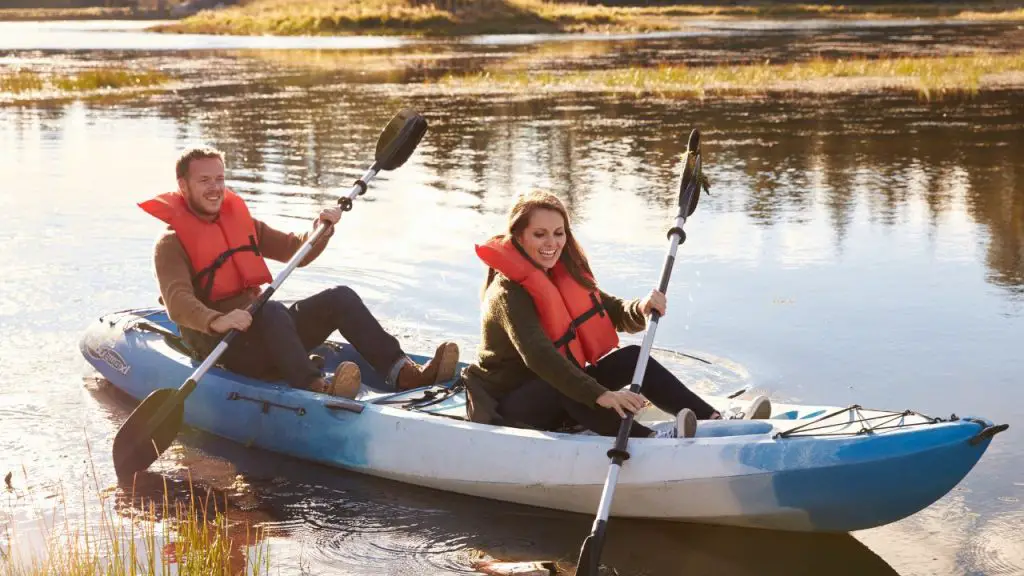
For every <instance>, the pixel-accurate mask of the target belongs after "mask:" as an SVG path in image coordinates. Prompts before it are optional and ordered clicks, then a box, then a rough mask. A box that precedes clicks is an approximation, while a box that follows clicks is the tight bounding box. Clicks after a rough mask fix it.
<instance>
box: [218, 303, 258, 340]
mask: <svg viewBox="0 0 1024 576" xmlns="http://www.w3.org/2000/svg"><path fill="white" fill-rule="evenodd" d="M250 325H252V314H250V313H249V311H248V310H242V309H238V310H232V311H230V312H228V313H226V314H222V315H221V316H218V317H217V318H215V319H214V320H213V322H210V330H211V331H213V332H215V333H217V334H223V333H225V332H227V331H228V330H238V331H240V332H245V331H246V330H248V329H249V326H250Z"/></svg>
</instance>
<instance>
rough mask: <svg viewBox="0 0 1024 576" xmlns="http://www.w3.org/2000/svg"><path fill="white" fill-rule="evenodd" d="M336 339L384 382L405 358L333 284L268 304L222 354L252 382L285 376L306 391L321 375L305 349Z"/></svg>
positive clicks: (348, 292)
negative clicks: (285, 301)
mask: <svg viewBox="0 0 1024 576" xmlns="http://www.w3.org/2000/svg"><path fill="white" fill-rule="evenodd" d="M335 330H337V331H338V332H340V333H341V336H342V337H343V338H344V339H345V340H347V341H348V342H349V343H350V344H352V346H353V347H354V348H355V349H356V350H357V351H358V352H359V353H360V354H361V355H362V356H363V358H365V359H366V361H367V362H369V363H370V365H371V366H373V368H374V369H375V370H376V371H377V372H378V373H379V374H381V376H383V377H384V378H388V376H389V373H390V372H391V370H392V368H394V366H395V364H396V363H397V362H398V361H399V360H401V359H403V358H404V357H405V353H403V352H402V348H401V347H400V346H399V344H398V340H396V339H395V337H394V336H392V335H390V334H388V333H387V332H385V331H384V328H382V327H381V325H380V323H379V322H377V319H376V318H374V317H373V314H371V313H370V311H369V310H368V309H367V308H366V305H364V304H363V301H362V299H360V298H359V295H358V294H356V293H355V291H354V290H352V289H351V288H349V287H348V286H336V287H334V288H331V289H329V290H324V291H323V292H320V293H319V294H315V295H313V296H310V297H309V298H306V299H305V300H300V301H298V302H296V303H294V304H293V305H292V306H291V307H287V308H286V307H285V305H284V304H282V303H280V302H276V301H274V300H270V301H268V302H267V303H266V304H264V305H263V308H262V309H260V311H259V312H258V313H257V314H256V316H255V317H254V318H253V320H252V325H250V326H249V329H248V330H246V331H245V332H242V333H241V334H240V335H239V337H238V338H236V339H235V341H234V342H232V343H231V345H230V346H228V349H227V350H226V351H225V352H224V355H223V356H221V362H222V363H223V364H224V366H226V367H227V368H228V369H230V370H233V371H235V372H238V373H240V374H244V375H246V376H250V377H253V378H284V379H285V380H286V381H287V382H288V383H289V384H290V385H291V386H292V387H295V388H303V389H306V388H309V385H310V384H311V383H312V382H313V380H314V379H316V378H319V377H320V371H319V370H318V369H317V368H316V366H314V365H313V362H312V361H310V359H309V351H310V350H312V349H313V348H316V347H317V346H319V345H320V344H323V343H324V341H325V340H327V337H328V336H330V335H331V333H332V332H334V331H335Z"/></svg>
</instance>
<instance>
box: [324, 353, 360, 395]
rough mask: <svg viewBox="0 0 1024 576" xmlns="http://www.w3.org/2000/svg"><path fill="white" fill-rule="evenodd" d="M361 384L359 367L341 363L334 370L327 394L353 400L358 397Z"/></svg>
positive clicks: (349, 363) (353, 363) (354, 364)
mask: <svg viewBox="0 0 1024 576" xmlns="http://www.w3.org/2000/svg"><path fill="white" fill-rule="evenodd" d="M362 382H363V375H362V373H361V372H360V371H359V366H358V365H356V363H355V362H342V363H341V364H338V367H337V369H335V370H334V378H333V379H332V380H331V389H330V390H329V394H331V395H332V396H343V397H345V398H352V399H354V398H355V397H356V396H358V395H359V386H360V385H362Z"/></svg>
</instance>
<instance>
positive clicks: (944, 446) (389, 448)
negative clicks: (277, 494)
mask: <svg viewBox="0 0 1024 576" xmlns="http://www.w3.org/2000/svg"><path fill="white" fill-rule="evenodd" d="M81 350H82V353H83V354H84V356H85V357H86V359H87V360H88V361H89V362H90V363H91V364H92V365H93V366H94V367H96V369H97V370H99V372H100V373H101V374H102V375H103V376H104V377H105V378H106V379H107V380H109V381H110V382H111V383H112V384H113V385H114V386H116V387H117V388H119V389H121V390H122V391H124V392H126V393H127V394H129V395H130V396H132V397H134V398H136V399H141V398H144V397H145V396H146V395H148V394H149V393H150V392H152V391H153V390H154V389H156V388H177V387H178V386H180V385H181V383H182V382H184V381H185V380H186V379H187V378H188V377H189V375H190V374H191V373H192V371H193V370H194V369H195V367H196V366H197V365H198V363H197V362H195V361H194V360H193V359H192V358H190V357H189V356H188V355H187V350H186V349H184V347H183V344H182V343H181V341H180V339H179V338H178V337H177V329H176V327H175V325H174V323H172V322H171V321H170V320H169V319H168V318H167V316H166V313H165V312H164V311H163V310H162V309H149V310H135V311H127V312H120V313H114V314H110V315H108V316H105V317H104V318H101V319H100V320H99V321H98V322H95V323H93V324H92V325H91V326H89V328H88V329H87V330H86V332H85V334H84V335H83V337H82V340H81ZM317 353H319V354H320V355H322V356H323V357H324V358H325V370H326V371H328V372H330V371H331V368H332V367H333V366H336V365H337V364H338V363H339V362H341V361H342V360H345V359H348V360H354V361H357V362H359V363H360V364H361V368H362V372H363V376H364V385H365V386H364V391H363V393H362V394H361V395H360V397H359V398H358V400H359V402H351V401H348V402H346V401H343V399H338V398H333V397H330V396H324V395H321V394H314V393H311V392H306V391H301V390H295V389H292V388H289V387H288V386H287V385H285V384H284V383H281V382H264V381H259V380H254V379H250V378H246V377H242V376H239V375H237V374H234V373H231V372H228V371H226V370H223V369H221V368H214V369H212V370H211V371H210V372H209V373H208V374H207V375H206V376H205V377H204V378H203V379H202V381H201V382H200V383H199V386H198V387H197V388H196V390H195V392H193V393H192V395H191V396H189V398H188V400H187V401H186V403H185V421H186V423H188V424H189V425H191V426H193V427H194V428H197V429H200V430H203V431H206V432H209V433H212V434H215V435H218V436H222V437H225V438H228V439H231V440H234V441H236V442H240V443H243V444H245V445H247V446H255V447H259V448H263V449H266V450H271V451H274V452H279V453H283V454H287V455H291V456H294V457H297V458H302V459H306V460H311V461H315V462H321V463H324V464H328V465H332V466H337V467H340V468H345V469H350V470H356V471H360V472H365V473H368V474H372V475H375V476H381V477H386V478H391V479H394V480H398V481H402V482H408V483H411V484H417V485H421V486H427V487H431V488H437V489H441V490H448V491H452V492H459V493H463V494H469V495H474V496H482V497H486V498H493V499H497V500H504V501H509V502H517V503H522V504H530V505H535V506H542V507H548V508H555V509H560V510H567V511H574V512H581V513H588V514H589V513H593V510H594V509H595V508H596V506H597V501H598V499H599V497H600V493H601V489H602V488H603V485H604V480H605V475H606V473H607V467H608V457H607V456H606V452H607V451H608V449H609V448H610V447H611V444H612V439H611V438H604V437H599V436H594V435H589V434H570V433H554V432H538V431H533V430H521V429H515V428H505V427H495V426H489V425H481V424H475V423H471V422H467V421H465V399H464V396H463V394H462V393H461V392H459V391H458V388H457V387H455V386H451V387H437V388H435V389H432V390H427V391H425V390H422V389H421V390H413V391H408V392H404V393H401V394H390V393H386V392H380V391H378V390H377V389H376V388H375V387H379V386H382V383H381V380H380V379H379V378H378V377H377V376H376V375H375V374H374V373H373V371H372V369H371V368H370V367H369V365H368V364H366V363H365V361H363V360H362V358H361V357H359V356H358V354H357V353H356V352H355V351H354V350H353V349H352V348H351V347H350V346H349V345H347V344H345V343H329V344H328V345H326V346H323V347H321V348H320V349H318V350H317ZM419 360H420V361H424V360H425V359H424V358H420V359H419ZM706 399H707V400H708V401H709V402H710V403H711V404H712V405H715V406H716V407H717V408H719V409H720V410H725V409H727V408H728V406H729V403H730V400H728V399H727V398H719V397H711V396H709V397H706ZM1004 428H1005V426H993V425H992V423H991V422H988V421H986V420H982V419H975V418H959V419H958V418H955V417H954V418H951V419H937V418H930V417H927V416H923V415H920V414H918V413H915V412H910V411H906V412H887V411H876V410H865V409H861V408H859V407H856V406H854V407H850V408H837V407H828V406H801V405H786V404H776V405H775V407H774V413H773V417H772V419H771V420H724V421H714V422H712V421H702V422H701V423H700V424H699V426H698V432H697V437H695V438H689V439H639V440H636V439H634V440H631V441H630V443H629V452H630V454H631V457H630V459H629V460H628V461H627V462H626V463H625V465H624V467H623V469H622V472H621V474H620V477H619V481H618V485H617V488H616V495H615V501H614V505H613V508H612V515H613V516H628V517H639V518H659V519H665V520H679V521H693V522H708V523H716V524H734V525H741V526H754V527H765V528H776V529H787V530H806V531H850V530H859V529H863V528H869V527H873V526H878V525H881V524H886V523H888V522H892V521H895V520H898V519H900V518H903V517H905V516H907V515H910V514H913V513H915V512H917V511H918V510H921V509H922V508H924V507H926V506H928V505H929V504H931V503H932V502H934V501H935V500H937V499H938V498H940V497H941V496H942V495H944V494H945V493H947V492H948V491H949V490H951V489H952V488H953V487H954V486H955V485H956V484H957V483H958V482H959V481H960V480H961V479H963V477H964V476H965V475H966V474H967V473H968V472H969V471H970V470H971V468H972V467H973V466H974V464H975V463H976V462H977V461H978V459H979V458H980V457H981V455H982V454H983V453H984V451H985V449H986V448H987V447H988V444H989V442H990V439H991V437H992V436H994V435H995V434H996V433H998V432H999V431H1001V430H1002V429H1004Z"/></svg>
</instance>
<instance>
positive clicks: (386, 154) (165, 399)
mask: <svg viewBox="0 0 1024 576" xmlns="http://www.w3.org/2000/svg"><path fill="white" fill-rule="evenodd" d="M426 131H427V121H426V120H425V119H424V118H423V116H421V115H420V114H419V113H418V112H416V111H414V110H408V109H407V110H402V111H401V112H399V113H398V114H396V115H395V116H394V118H392V119H391V121H390V122H388V125H387V126H385V127H384V130H382V131H381V134H380V136H379V137H378V139H377V148H376V150H375V154H374V163H373V165H372V166H370V168H369V170H367V171H366V173H365V174H363V176H362V178H360V179H359V180H356V182H355V184H353V185H352V188H351V189H350V190H349V192H348V194H346V195H345V196H342V197H341V198H339V199H338V204H340V205H341V207H342V209H343V210H346V211H347V210H350V209H351V208H352V199H353V198H355V197H356V196H358V195H361V194H365V193H366V189H367V184H368V183H369V182H370V181H371V180H373V178H374V177H375V176H376V175H377V173H378V172H379V171H381V170H394V169H395V168H398V167H399V166H401V165H403V164H405V161H406V160H408V159H409V156H411V155H412V153H413V151H414V150H415V149H416V146H417V145H419V143H420V140H421V139H422V138H423V135H424V134H425V133H426ZM329 227H330V225H324V226H318V227H317V228H316V230H314V232H313V234H312V235H311V236H310V237H309V238H308V239H307V240H306V242H305V243H304V244H303V245H302V247H300V248H299V250H298V252H296V253H295V255H294V256H292V258H291V260H289V261H288V263H287V265H286V266H285V268H284V270H282V271H281V272H280V273H279V274H278V275H277V277H276V278H274V281H273V282H272V283H271V284H270V286H269V287H267V288H266V289H265V290H264V291H263V293H262V294H260V296H259V298H257V299H256V301H255V302H253V303H252V304H251V305H250V306H249V308H248V310H249V313H251V314H252V315H256V313H258V312H259V310H260V308H261V307H262V306H263V304H264V303H266V302H267V301H268V300H269V299H270V297H271V296H272V295H273V294H274V292H275V291H276V290H277V289H278V288H279V287H280V286H281V284H282V283H283V282H284V281H285V278H287V277H288V275H289V274H291V273H292V270H294V269H295V268H296V267H297V266H298V265H299V262H301V261H302V259H303V258H305V257H306V255H307V254H308V253H309V251H310V250H311V249H312V247H313V244H314V243H316V241H317V240H319V239H320V237H321V236H322V235H323V234H324V232H325V231H326V230H327V229H328V228H329ZM236 336H238V331H237V330H234V329H232V330H229V331H228V332H227V333H226V334H225V335H224V337H223V338H222V339H221V341H220V342H219V343H218V344H217V347H216V348H214V349H213V351H212V352H211V353H210V355H209V356H207V357H206V359H205V360H203V362H202V363H201V364H200V365H199V367H198V368H196V370H195V371H194V372H193V373H192V375H191V376H189V378H188V380H186V381H185V383H184V384H182V385H181V387H180V388H178V389H176V390H175V389H171V388H160V389H157V390H154V391H153V392H151V393H150V394H149V396H147V397H146V399H145V400H143V401H142V403H141V404H139V405H138V406H137V407H136V408H135V410H134V411H133V412H132V413H131V415H130V416H128V419H127V420H126V421H125V422H124V424H122V425H121V428H120V430H118V431H117V435H116V436H115V437H114V448H113V456H114V470H115V471H116V472H117V476H118V478H130V477H131V475H132V474H134V473H135V472H138V471H140V470H145V469H146V468H148V467H149V465H150V464H152V463H153V462H155V461H156V459H157V458H159V457H160V454H162V453H163V451H164V450H166V449H167V447H168V446H170V444H171V442H172V441H173V440H174V438H175V436H177V435H178V431H179V430H180V429H181V423H182V420H183V418H184V416H185V399H186V398H188V396H189V394H191V393H192V391H193V390H195V388H196V384H197V383H198V382H199V380H200V379H201V378H202V377H203V376H204V375H205V374H206V372H207V371H208V370H209V369H210V368H211V367H212V366H213V365H214V364H216V362H217V360H218V359H219V358H220V356H221V354H223V353H224V351H225V350H227V348H228V345H229V344H231V341H232V340H234V339H235V337H236Z"/></svg>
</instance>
